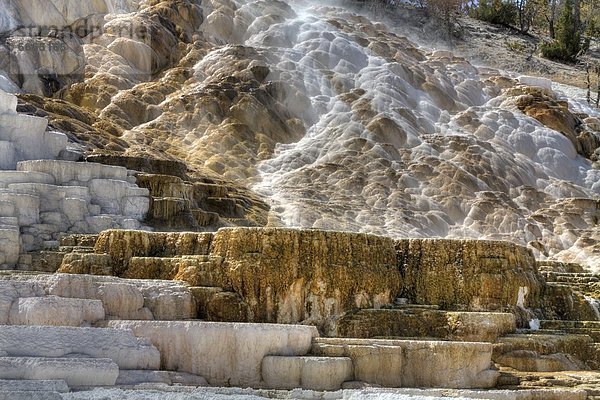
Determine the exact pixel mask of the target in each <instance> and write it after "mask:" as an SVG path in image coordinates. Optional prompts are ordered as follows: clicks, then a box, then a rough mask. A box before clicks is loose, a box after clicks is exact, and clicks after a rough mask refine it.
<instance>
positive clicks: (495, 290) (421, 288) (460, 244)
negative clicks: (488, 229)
mask: <svg viewBox="0 0 600 400" xmlns="http://www.w3.org/2000/svg"><path fill="white" fill-rule="evenodd" d="M396 249H397V251H398V262H399V267H400V269H401V271H402V275H403V278H404V279H403V282H404V288H403V294H404V296H403V297H406V298H408V299H409V300H410V302H412V303H417V304H437V305H440V306H442V307H445V308H461V307H463V308H465V309H471V310H477V309H482V310H490V311H491V310H504V309H507V307H508V306H509V305H511V306H512V308H513V310H514V309H516V308H517V307H521V308H539V307H540V305H541V303H540V301H541V294H542V293H541V292H542V278H541V276H540V274H539V273H538V271H537V265H536V263H535V259H534V258H533V256H532V254H531V252H530V251H529V250H527V249H525V248H523V247H521V246H517V245H513V244H509V243H506V242H504V243H503V242H494V241H482V240H478V241H475V240H436V239H406V240H399V241H397V242H396Z"/></svg>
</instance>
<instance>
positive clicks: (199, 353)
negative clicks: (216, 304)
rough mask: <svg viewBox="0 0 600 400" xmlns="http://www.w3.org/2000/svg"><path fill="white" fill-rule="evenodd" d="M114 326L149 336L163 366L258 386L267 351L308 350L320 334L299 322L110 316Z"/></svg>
mask: <svg viewBox="0 0 600 400" xmlns="http://www.w3.org/2000/svg"><path fill="white" fill-rule="evenodd" d="M109 326H110V327H113V328H117V329H131V330H133V332H134V334H135V335H136V336H139V337H145V338H148V339H150V341H151V342H152V343H153V344H154V345H155V346H156V347H157V348H158V349H159V351H160V352H161V363H162V367H163V368H165V369H169V370H177V371H182V372H189V373H193V374H198V375H201V376H203V377H204V378H206V380H207V381H208V382H209V383H210V384H211V385H233V386H247V385H249V386H257V385H259V384H260V383H261V381H262V377H261V363H262V360H263V358H264V357H265V356H267V355H270V354H279V355H289V356H292V355H305V354H307V353H308V351H309V350H310V347H311V344H312V339H313V338H314V337H316V336H318V333H317V330H316V328H315V327H311V326H300V325H297V326H290V325H276V324H236V325H235V329H230V327H229V326H228V325H227V324H223V323H218V322H199V321H194V322H152V323H146V322H144V321H111V322H109ZM224 354H229V355H230V356H229V357H223V355H224ZM207 360H211V362H206V361H207Z"/></svg>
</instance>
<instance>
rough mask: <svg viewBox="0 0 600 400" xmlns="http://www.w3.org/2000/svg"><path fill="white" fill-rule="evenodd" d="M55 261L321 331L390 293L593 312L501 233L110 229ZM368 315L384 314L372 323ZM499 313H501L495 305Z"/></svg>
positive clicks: (453, 305) (217, 315)
mask: <svg viewBox="0 0 600 400" xmlns="http://www.w3.org/2000/svg"><path fill="white" fill-rule="evenodd" d="M59 271H60V272H69V273H78V274H81V273H83V274H88V273H92V274H100V275H116V276H121V277H123V278H129V279H164V280H179V281H183V282H186V283H187V284H189V285H191V286H192V287H193V288H192V289H191V290H192V293H193V294H194V297H195V299H196V302H197V306H198V316H200V317H201V318H210V319H215V320H222V321H254V322H280V323H282V322H283V323H296V322H303V323H311V324H315V325H317V326H318V327H319V329H321V331H322V332H324V333H327V334H330V335H333V334H335V332H337V329H341V330H340V331H339V332H340V333H341V332H343V331H344V330H345V329H349V331H353V330H356V329H358V331H356V332H359V331H362V329H363V328H355V327H353V326H354V325H353V324H356V323H359V322H360V321H361V317H360V315H361V314H360V313H358V314H356V315H357V318H358V319H356V320H354V319H353V318H354V316H353V314H352V313H350V314H347V316H346V317H344V318H342V319H341V320H339V323H340V324H341V325H339V326H338V325H337V324H338V318H339V317H340V316H341V315H344V314H345V313H348V312H351V311H353V310H356V309H361V308H363V309H365V308H367V309H368V308H379V307H381V306H389V305H392V303H394V302H395V300H396V299H397V298H402V299H403V301H404V302H408V303H411V304H416V305H419V304H421V305H434V306H438V307H439V308H442V309H444V310H455V311H500V312H508V313H512V314H514V315H515V316H516V317H517V325H518V326H521V327H529V322H530V320H532V319H535V318H548V319H550V318H562V319H596V315H595V314H596V310H595V308H594V306H593V305H592V304H591V303H590V302H589V301H588V300H587V299H586V298H585V297H584V296H583V295H581V294H579V293H578V292H576V291H573V290H572V289H571V288H569V287H565V288H561V287H560V286H555V285H552V284H550V285H548V284H546V282H545V280H544V278H543V276H542V275H541V274H540V273H539V272H538V269H537V264H536V261H535V259H534V258H533V255H532V253H531V251H530V250H528V249H526V248H524V247H521V246H518V245H515V244H513V243H510V242H500V241H475V240H441V239H403V240H396V241H394V240H392V239H390V238H386V237H380V236H374V235H365V234H355V233H348V232H329V231H317V230H293V229H280V228H226V229H220V230H219V231H218V232H216V233H192V232H172V233H159V232H155V233H152V232H145V231H123V230H110V231H106V232H103V233H101V234H100V235H99V237H98V240H97V241H96V243H95V250H94V253H80V252H77V250H76V249H75V251H74V252H73V253H70V254H67V255H65V256H64V258H63V260H62V265H61V267H60V270H59ZM407 312H408V313H410V312H411V311H407ZM394 313H396V314H394ZM422 314H423V315H422V316H423V318H431V321H432V324H433V325H435V326H438V327H439V329H441V330H442V331H444V332H445V333H443V332H441V331H440V332H438V333H437V334H433V333H432V335H433V336H436V337H448V338H453V335H458V336H460V335H463V336H464V337H468V335H470V333H469V330H468V329H469V328H467V327H466V326H465V327H463V328H462V329H463V331H462V333H459V332H460V329H461V328H459V325H461V322H460V319H461V318H462V317H461V316H462V314H461V313H457V314H456V318H457V320H456V321H454V319H456V318H454V317H453V316H452V315H451V314H445V313H437V312H435V311H432V312H425V311H423V312H422ZM368 315H369V316H367V314H365V318H367V319H366V320H364V321H363V322H364V323H365V324H367V325H365V326H364V330H365V332H381V333H379V334H374V335H375V336H377V335H380V336H381V335H384V336H388V335H395V334H393V333H385V332H393V331H394V329H395V328H393V327H394V326H396V325H395V324H398V323H400V321H405V323H409V322H408V321H409V320H408V319H404V317H403V315H402V312H401V311H397V310H391V311H390V312H389V313H388V314H386V313H385V310H382V311H381V312H379V313H374V314H372V315H371V314H368ZM469 315H470V314H468V313H466V314H465V315H464V318H466V320H465V323H466V325H469V324H471V323H474V324H475V325H476V322H474V321H477V318H475V314H473V317H472V318H475V319H472V318H471V317H470V316H469ZM370 318H373V320H372V321H377V322H373V323H375V324H376V325H377V324H379V323H381V324H383V325H382V326H379V327H378V326H374V327H373V328H369V325H368V324H369V323H371V322H368V321H371V320H370ZM435 321H437V322H435ZM498 321H504V320H503V317H502V316H501V314H499V320H498ZM511 321H512V320H511ZM499 323H500V322H499ZM511 323H513V322H510V321H508V320H507V322H506V324H508V325H511ZM347 324H349V325H347ZM504 324H505V323H504V322H502V323H500V325H504ZM425 325H427V324H425ZM384 326H387V327H388V328H389V329H388V328H384ZM407 329H408V328H407ZM420 329H421V328H419V326H418V324H417V325H415V326H414V331H415V332H420V333H419V335H422V334H425V331H426V329H425V328H423V329H425V330H422V329H421V330H420ZM456 329H458V331H455V330H456ZM490 329H492V331H493V329H495V328H494V327H490ZM498 329H500V331H502V328H498ZM408 331H410V329H408ZM408 331H407V332H408ZM492 331H490V334H492ZM432 332H434V331H432ZM357 334H358V333H357ZM398 335H400V334H399V333H398ZM402 335H404V336H405V335H406V334H402ZM402 335H401V336H402ZM368 336H371V335H368ZM458 336H456V337H458Z"/></svg>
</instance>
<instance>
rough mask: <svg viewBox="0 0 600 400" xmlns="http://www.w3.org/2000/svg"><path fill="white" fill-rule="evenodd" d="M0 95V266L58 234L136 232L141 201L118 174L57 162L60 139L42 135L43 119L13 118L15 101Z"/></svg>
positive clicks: (123, 173)
mask: <svg viewBox="0 0 600 400" xmlns="http://www.w3.org/2000/svg"><path fill="white" fill-rule="evenodd" d="M0 92H1V96H0V101H1V102H2V107H1V108H0V265H15V264H16V263H17V262H18V259H19V254H20V253H22V252H26V251H33V250H41V249H43V248H44V246H45V243H48V242H56V241H57V240H58V238H59V236H61V235H62V234H63V233H65V232H72V233H89V232H92V233H93V232H100V231H102V230H105V229H108V228H114V227H121V228H140V227H141V226H142V225H141V223H140V221H142V220H143V219H144V218H145V217H146V213H147V212H148V208H149V204H150V199H149V193H148V190H147V189H143V188H140V187H138V186H136V185H135V184H134V183H131V182H129V181H128V180H127V178H128V175H127V170H126V169H125V168H122V167H115V166H106V165H101V164H94V163H79V162H73V161H64V160H57V158H59V157H60V156H61V154H64V152H65V151H66V148H67V142H68V138H67V136H66V135H64V134H62V133H59V132H54V131H48V130H47V129H46V128H47V125H48V122H47V120H46V119H45V118H40V117H35V116H28V115H22V114H18V113H17V112H16V106H17V105H16V104H17V99H16V97H15V96H13V95H11V94H8V93H5V92H3V91H1V89H0Z"/></svg>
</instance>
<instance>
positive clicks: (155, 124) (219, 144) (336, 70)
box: [0, 0, 600, 268]
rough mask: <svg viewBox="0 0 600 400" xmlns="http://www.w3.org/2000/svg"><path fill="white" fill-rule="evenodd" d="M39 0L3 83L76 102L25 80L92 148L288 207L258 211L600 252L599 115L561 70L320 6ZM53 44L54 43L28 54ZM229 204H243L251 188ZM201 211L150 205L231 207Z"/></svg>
mask: <svg viewBox="0 0 600 400" xmlns="http://www.w3.org/2000/svg"><path fill="white" fill-rule="evenodd" d="M22 7H25V6H24V3H22V2H20V1H19V2H13V3H11V4H10V7H8V8H7V9H6V10H5V11H4V14H5V17H3V18H1V23H0V24H1V25H0V26H1V28H0V30H2V31H3V32H6V36H7V39H6V40H5V39H2V40H0V52H2V54H5V55H6V57H2V58H0V59H2V60H3V61H2V62H0V87H2V88H4V89H6V90H9V91H13V92H16V91H18V90H20V89H25V90H28V91H32V92H35V93H38V94H46V95H49V94H52V93H55V94H56V96H57V97H60V98H61V99H62V100H54V99H52V100H44V99H40V98H35V97H33V96H22V100H23V104H22V111H23V112H28V113H32V114H37V115H44V114H45V113H47V115H48V117H49V118H50V119H51V124H52V126H53V128H54V129H56V130H59V131H61V132H64V133H67V134H68V135H69V137H70V138H71V139H72V140H75V141H77V140H79V141H80V142H81V143H80V144H81V147H82V148H83V149H86V150H87V151H91V150H92V149H95V150H102V151H107V150H110V151H116V152H125V153H126V154H127V155H128V156H136V157H144V156H148V155H152V156H153V157H155V158H161V159H167V160H178V161H183V162H185V163H186V164H187V165H188V166H189V167H190V170H193V171H196V172H197V173H198V174H200V175H201V176H209V177H211V179H225V180H229V181H234V183H236V184H237V185H240V186H246V187H250V188H251V189H253V190H256V191H257V192H258V193H260V196H262V197H263V198H264V199H266V200H268V202H269V203H270V205H271V206H272V207H271V209H270V212H269V213H268V215H267V212H266V209H263V210H262V211H261V210H258V209H255V210H253V211H249V213H250V214H251V216H250V218H246V216H244V218H243V219H244V220H249V221H252V223H253V224H254V225H264V224H267V223H268V224H269V225H270V226H291V227H301V228H322V229H336V230H351V231H357V232H366V233H377V234H385V235H392V236H396V237H400V236H402V237H431V236H435V237H455V238H462V237H472V238H482V239H493V240H510V241H513V242H515V243H518V244H520V245H523V246H528V247H529V248H530V249H531V250H533V251H534V254H535V256H536V257H538V258H550V259H558V260H563V261H573V262H579V263H582V264H585V265H587V266H589V267H592V268H595V266H596V264H597V262H598V254H599V252H600V250H599V244H598V243H600V237H599V236H598V231H599V230H598V220H599V219H598V218H599V212H600V211H599V210H600V209H599V208H598V195H599V193H600V186H599V185H598V182H599V181H600V175H599V172H598V171H599V170H598V154H599V153H598V145H599V144H600V133H599V132H600V120H599V118H600V113H598V111H597V110H593V109H592V108H590V107H588V106H587V105H586V104H584V103H583V102H580V101H577V100H575V99H571V98H567V97H565V96H563V95H562V94H561V93H560V92H559V91H556V90H554V89H555V88H553V85H552V82H550V81H548V80H543V79H536V78H532V77H517V76H516V75H513V74H507V73H504V72H501V71H498V70H494V69H489V68H478V67H475V66H473V65H471V64H470V63H469V62H468V61H466V60H465V59H462V58H460V57H456V56H455V55H454V54H452V53H451V52H448V51H430V50H429V49H427V48H421V47H417V46H415V45H414V44H413V43H411V42H410V41H409V40H407V39H405V38H403V37H400V36H398V35H397V34H396V33H395V32H394V31H393V28H390V27H387V26H385V25H383V24H381V23H378V22H375V21H371V20H369V19H368V18H365V17H364V16H359V15H356V14H354V13H352V12H349V11H348V10H347V9H342V8H339V7H334V6H328V5H322V4H317V3H315V2H292V3H285V2H279V1H258V2H256V1H246V0H235V1H222V0H209V1H203V2H201V3H200V2H198V1H195V0H160V1H158V0H157V1H138V0H131V1H114V0H110V1H97V2H93V4H92V5H80V4H79V3H78V2H76V1H74V0H52V2H51V5H50V6H49V9H48V11H46V10H45V9H44V8H42V9H38V7H41V6H40V3H39V2H35V3H34V4H33V5H32V6H31V7H26V10H22V9H21V8H22ZM63 10H68V12H64V13H62V14H64V15H61V12H62V11H63ZM4 14H3V15H4ZM48 24H50V25H54V26H56V27H57V31H52V32H46V30H44V29H43V26H47V25H48ZM23 26H25V27H28V28H29V27H31V28H33V29H34V31H35V32H37V30H39V31H40V36H36V35H34V34H27V33H24V32H23V30H22V29H18V28H20V27H23ZM140 27H144V28H145V30H144V32H145V34H143V35H142V34H139V33H140V32H139V31H138V30H137V29H133V32H132V30H131V29H128V28H140ZM76 28H78V29H76ZM36 29H37V30H36ZM67 31H69V32H67ZM70 31H73V32H75V33H70ZM55 42H56V43H59V44H62V45H64V46H61V50H60V51H58V52H55V53H52V52H50V53H49V54H47V57H42V56H41V55H40V54H37V53H35V52H33V53H31V52H29V53H28V52H26V51H21V50H19V45H21V47H23V46H25V45H27V44H29V46H30V47H31V46H37V45H40V44H41V43H48V44H49V43H55ZM34 53H35V54H34ZM44 55H45V54H44ZM71 105H72V106H71ZM44 116H45V115H44ZM242 203H243V201H242ZM218 205H219V207H223V208H231V211H234V213H232V215H235V211H236V208H237V206H239V205H240V203H239V202H236V201H231V199H229V200H228V201H225V202H221V203H220V204H218ZM249 208H252V207H249ZM249 208H248V207H247V210H246V211H247V212H248V209H249ZM193 210H194V206H193V204H192V205H190V204H187V203H186V199H185V198H177V199H167V198H162V199H158V200H157V201H156V207H154V208H153V210H152V211H153V212H152V215H153V216H155V217H158V218H156V219H157V220H159V221H162V222H165V221H168V220H170V219H171V217H173V218H172V220H173V221H174V222H173V226H172V227H171V228H173V229H175V228H174V227H178V228H179V229H180V228H181V226H182V225H191V226H194V224H195V223H196V224H198V225H202V223H206V222H211V218H214V215H206V214H202V215H195V214H194V213H193ZM155 211H156V213H155ZM209 211H210V210H209ZM232 218H234V219H235V218H238V217H237V216H233V217H232ZM194 220H196V222H194ZM198 221H200V223H198ZM237 222H238V223H237V224H236V223H232V225H238V226H239V225H242V221H237ZM223 226H226V225H223ZM190 229H191V228H190Z"/></svg>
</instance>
